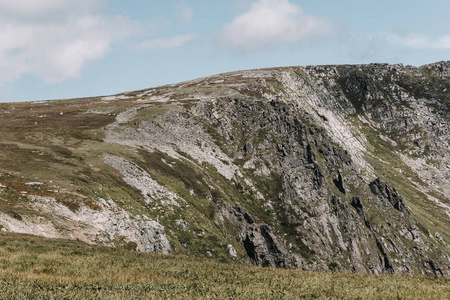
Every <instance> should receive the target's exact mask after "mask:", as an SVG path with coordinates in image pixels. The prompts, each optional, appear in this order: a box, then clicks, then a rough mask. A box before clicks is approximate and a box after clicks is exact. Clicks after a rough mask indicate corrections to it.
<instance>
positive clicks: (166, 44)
mask: <svg viewBox="0 0 450 300" xmlns="http://www.w3.org/2000/svg"><path fill="white" fill-rule="evenodd" d="M197 38H198V36H197V35H195V34H180V35H176V36H173V37H169V38H155V39H151V40H147V41H144V42H141V43H139V44H138V45H137V47H136V48H137V49H139V50H146V49H165V48H174V47H181V46H184V45H185V44H187V43H189V42H192V41H194V40H195V39H197Z"/></svg>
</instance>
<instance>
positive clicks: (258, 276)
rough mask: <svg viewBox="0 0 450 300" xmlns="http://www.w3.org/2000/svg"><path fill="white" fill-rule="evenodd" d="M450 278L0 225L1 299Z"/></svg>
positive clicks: (259, 291)
mask: <svg viewBox="0 0 450 300" xmlns="http://www.w3.org/2000/svg"><path fill="white" fill-rule="evenodd" d="M449 295H450V279H448V278H447V279H445V278H437V277H421V276H416V277H411V276H405V275H402V276H393V275H381V276H375V275H357V274H342V273H317V272H304V271H293V270H280V269H271V268H258V267H253V266H245V265H238V264H223V263H218V262H216V261H213V260H203V261H200V260H195V259H191V258H187V257H181V256H163V255H155V254H149V253H138V252H134V251H130V250H127V249H120V248H115V249H114V248H108V247H102V246H93V245H87V244H83V243H81V242H77V241H69V240H56V239H45V238H41V237H35V236H30V235H20V234H11V233H0V298H1V299H448V296H449Z"/></svg>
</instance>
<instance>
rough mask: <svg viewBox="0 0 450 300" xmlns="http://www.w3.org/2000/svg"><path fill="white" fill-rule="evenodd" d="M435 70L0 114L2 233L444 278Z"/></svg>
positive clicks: (448, 86)
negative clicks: (11, 232)
mask: <svg viewBox="0 0 450 300" xmlns="http://www.w3.org/2000/svg"><path fill="white" fill-rule="evenodd" d="M449 67H450V63H449V62H441V63H436V64H431V65H426V66H422V67H420V68H414V67H410V66H403V65H387V64H371V65H357V66H317V67H315V66H313V67H291V68H276V69H264V70H254V71H242V72H234V73H227V74H221V75H216V76H212V77H208V78H202V79H197V80H193V81H188V82H184V83H180V84H176V85H169V86H163V87H159V88H153V89H148V90H142V91H136V92H129V93H124V94H120V95H116V96H108V97H99V98H86V99H74V100H61V101H40V102H30V103H10V104H3V105H1V107H0V123H1V125H0V132H1V136H2V140H1V144H0V172H1V177H0V184H1V185H0V211H1V212H0V222H1V226H2V227H3V230H7V231H13V232H25V233H32V234H36V235H43V236H48V237H64V238H71V239H79V240H82V241H85V242H89V243H102V244H107V245H112V246H118V245H122V246H127V247H130V248H136V249H137V250H140V251H149V252H158V253H175V254H186V255H192V256H197V257H201V256H210V257H214V258H216V259H218V260H222V261H231V260H235V261H240V262H243V263H255V264H257V265H261V266H273V267H283V268H301V269H304V270H340V271H354V272H359V273H377V274H378V273H383V272H389V273H402V272H411V273H432V274H438V275H445V276H448V275H450V263H449V261H450V256H449V255H450V251H449V246H448V243H450V232H449V230H448V228H450V199H449V195H450V182H449V180H448V178H450V164H449V161H450V157H449V155H450V154H449V153H450V152H449V150H450V149H449V147H450V146H449V141H450V139H449V124H450V122H449V121H450V120H449V118H450V114H449V110H450V106H449V98H450V96H449V95H450V94H449V93H448V91H450V68H449Z"/></svg>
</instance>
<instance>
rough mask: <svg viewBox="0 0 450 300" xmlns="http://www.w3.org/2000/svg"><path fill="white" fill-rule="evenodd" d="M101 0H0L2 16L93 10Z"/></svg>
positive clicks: (35, 16) (62, 13)
mask: <svg viewBox="0 0 450 300" xmlns="http://www.w3.org/2000/svg"><path fill="white" fill-rule="evenodd" d="M101 2H102V0H32V1H30V0H14V1H11V0H0V14H1V15H2V17H21V18H29V19H30V18H31V19H34V18H43V17H52V18H55V17H58V16H60V17H63V16H66V15H68V14H72V15H73V14H76V13H80V12H88V11H93V10H94V9H95V8H98V7H99V6H100V4H101Z"/></svg>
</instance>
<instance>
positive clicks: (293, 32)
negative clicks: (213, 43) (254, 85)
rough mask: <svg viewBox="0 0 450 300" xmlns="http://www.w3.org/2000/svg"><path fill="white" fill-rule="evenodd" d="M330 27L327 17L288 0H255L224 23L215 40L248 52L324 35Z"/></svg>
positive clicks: (234, 48)
mask: <svg viewBox="0 0 450 300" xmlns="http://www.w3.org/2000/svg"><path fill="white" fill-rule="evenodd" d="M330 29H331V22H330V21H329V20H327V19H324V18H318V17H314V16H311V15H307V14H305V13H304V12H303V11H302V9H301V8H300V7H299V6H297V5H295V4H293V3H291V2H290V1H289V0H259V1H258V2H255V3H253V4H251V6H250V8H249V10H248V11H247V12H245V13H243V14H241V15H238V16H237V17H236V18H235V19H234V20H233V22H231V23H229V24H227V25H225V27H224V28H223V29H222V31H221V33H220V35H219V37H218V43H219V44H220V45H223V46H225V47H228V48H231V49H233V50H236V51H243V52H251V51H257V50H260V49H261V48H267V47H274V46H277V45H279V44H286V43H296V42H301V41H306V40H310V39H313V38H316V37H321V36H325V35H327V34H328V33H329V31H330Z"/></svg>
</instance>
